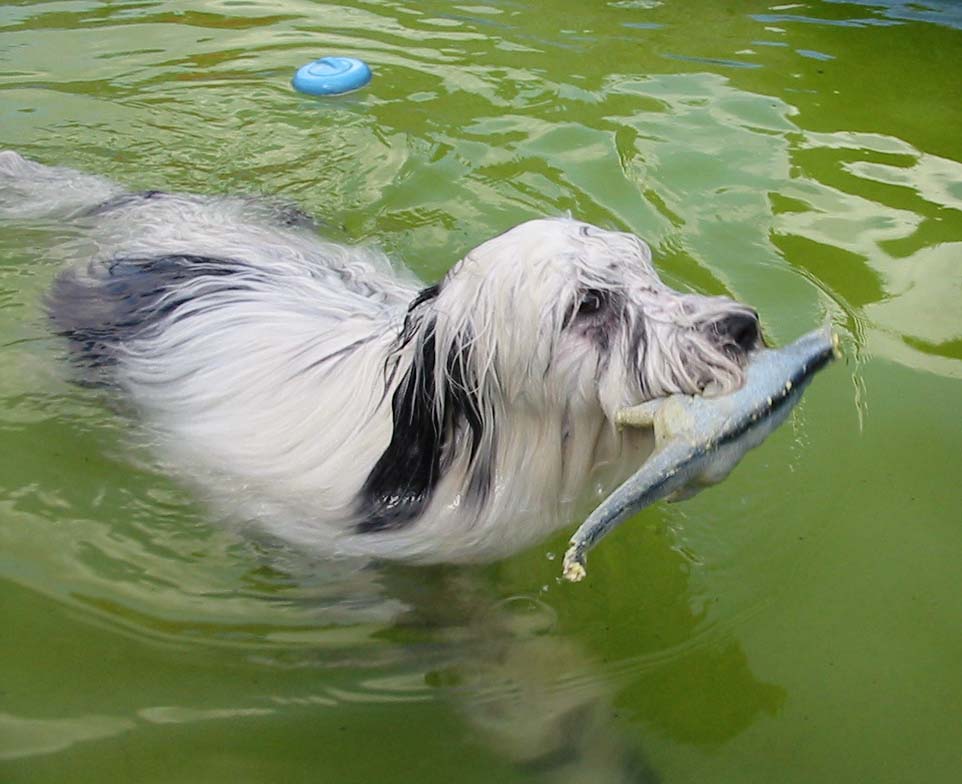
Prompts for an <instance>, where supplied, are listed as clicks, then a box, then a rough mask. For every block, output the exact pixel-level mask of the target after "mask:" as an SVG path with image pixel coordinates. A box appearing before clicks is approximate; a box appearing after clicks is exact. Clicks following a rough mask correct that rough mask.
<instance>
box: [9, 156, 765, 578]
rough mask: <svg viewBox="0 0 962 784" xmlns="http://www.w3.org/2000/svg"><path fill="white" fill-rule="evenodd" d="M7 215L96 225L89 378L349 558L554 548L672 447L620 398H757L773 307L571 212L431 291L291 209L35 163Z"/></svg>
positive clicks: (279, 526)
mask: <svg viewBox="0 0 962 784" xmlns="http://www.w3.org/2000/svg"><path fill="white" fill-rule="evenodd" d="M3 213H6V214H7V216H8V217H11V216H12V217H16V218H17V219H20V220H27V219H30V218H32V217H37V216H42V217H48V218H49V217H57V218H58V219H69V220H71V221H72V222H74V223H75V224H76V225H77V226H79V227H82V228H85V229H87V230H88V231H89V233H90V236H91V237H92V242H91V244H90V245H89V249H90V252H91V256H89V257H85V256H84V252H83V251H82V250H77V249H80V248H82V245H81V244H79V243H77V242H76V241H74V242H73V244H72V245H71V248H72V249H74V250H75V251H76V253H77V256H78V257H77V258H76V262H75V263H74V264H73V265H71V266H68V268H66V269H65V270H64V271H63V272H62V273H61V274H60V276H59V277H58V278H57V280H56V281H55V283H54V285H53V287H52V288H51V290H50V293H49V296H48V308H49V313H50V318H51V321H52V323H53V325H54V328H55V329H56V331H57V332H59V333H60V334H62V335H64V336H65V337H66V338H67V340H68V345H69V346H70V350H71V354H72V356H73V357H74V359H75V360H76V361H77V363H78V364H79V365H80V367H81V369H82V373H83V378H84V380H86V381H88V382H90V383H95V384H100V385H109V386H110V387H112V388H114V389H118V390H120V391H121V392H122V393H123V394H124V395H125V396H127V397H128V398H129V399H130V400H131V401H132V402H133V403H134V405H135V407H136V410H137V411H138V412H139V413H140V414H141V415H142V417H143V420H144V423H145V425H146V427H147V428H148V432H149V434H150V436H151V440H152V442H153V443H154V444H155V445H156V447H157V449H158V452H159V454H160V455H161V456H162V457H163V458H164V459H165V460H166V461H167V463H168V464H169V465H170V466H171V467H172V468H173V469H174V470H176V471H178V472H179V473H180V474H181V476H183V477H184V478H185V479H186V480H187V481H190V482H192V483H193V484H194V485H195V486H197V487H198V488H199V489H200V490H201V491H202V492H203V493H204V494H205V495H206V496H207V497H208V498H209V499H210V500H212V501H214V502H215V503H217V504H218V505H219V506H221V507H226V508H227V509H228V510H229V511H230V512H231V515H232V517H233V519H239V520H243V521H248V522H252V523H254V524H256V525H257V526H259V527H260V528H261V529H264V530H267V531H268V532H270V533H272V534H274V535H276V536H278V537H281V538H283V539H285V540H288V541H290V542H293V543H295V544H297V545H299V546H302V547H305V548H311V549H313V550H315V551H319V552H322V553H325V554H331V555H360V556H374V557H384V558H397V559H406V560H411V561H418V562H432V561H477V560H484V559H490V558H496V557H500V556H503V555H507V554H509V553H511V552H514V551H516V550H518V549H520V548H523V547H525V546H527V545H530V544H532V543H534V542H536V541H538V540H539V539H542V538H543V537H545V536H547V535H548V534H549V533H551V532H552V531H554V530H556V529H557V528H558V527H560V526H563V525H565V524H568V523H570V522H572V520H573V519H574V517H575V516H576V515H578V514H579V513H582V512H583V511H584V510H585V508H586V507H584V506H581V507H579V505H578V504H579V500H580V501H581V502H582V503H583V504H588V505H590V504H592V503H594V502H596V501H597V499H598V494H599V493H600V492H605V491H606V490H607V489H610V488H611V487H612V486H613V485H614V483H616V482H618V481H620V480H621V479H622V478H624V477H625V476H626V475H627V474H629V473H631V472H632V471H633V470H634V469H635V468H636V467H637V466H638V465H639V464H640V463H641V462H642V461H643V460H644V459H645V458H646V456H647V455H648V454H649V453H650V451H651V449H652V447H653V439H652V435H651V433H650V432H649V431H630V432H621V431H619V430H618V429H617V428H616V427H615V425H614V421H615V414H616V412H617V411H618V410H619V409H621V408H623V407H625V406H630V405H635V404H638V403H640V402H642V401H644V400H648V399H651V398H655V397H660V396H664V395H669V394H673V393H677V392H683V393H687V394H706V395H714V394H722V393H724V392H726V391H729V390H732V389H734V388H737V387H738V386H739V385H740V384H741V383H742V381H743V368H744V366H745V364H746V361H747V358H748V356H749V355H750V353H751V352H752V351H753V350H755V349H756V348H757V347H759V346H760V345H761V344H762V337H761V333H760V330H759V325H758V318H757V315H756V313H755V311H754V310H752V309H751V308H749V307H747V306H744V305H741V304H738V303H737V302H734V301H732V300H730V299H728V298H726V297H705V296H700V295H697V294H685V293H680V292H677V291H674V290H673V289H671V288H669V287H668V286H666V285H665V284H664V283H663V282H662V281H661V280H660V279H659V277H658V275H657V273H656V271H655V269H654V267H653V266H652V263H651V254H650V251H649V249H648V247H647V245H645V243H643V242H642V241H641V240H639V239H638V238H637V237H634V236H632V235H630V234H624V233H620V232H614V231H605V230H602V229H599V228H596V227H593V226H589V225H587V224H584V223H580V222H578V221H575V220H571V219H568V218H558V219H541V220H532V221H529V222H527V223H523V224H521V225H520V226H517V227H515V228H513V229H511V230H509V231H507V232H505V233H503V234H501V235H499V236H497V237H494V238H493V239H490V240H488V241H487V242H484V243H483V244H481V245H479V246H478V247H477V248H475V249H474V250H472V251H470V252H469V253H468V254H467V255H466V256H465V257H464V258H463V259H462V260H461V261H459V262H458V263H457V264H455V265H454V267H453V268H452V269H451V270H450V271H449V272H448V273H447V274H446V275H445V276H444V277H443V279H441V280H440V281H439V282H438V283H436V284H434V285H432V286H427V287H425V286H423V284H420V283H419V282H418V281H416V280H415V279H414V277H413V276H412V275H411V274H410V273H408V272H406V271H404V270H403V269H399V268H395V267H393V266H392V265H391V263H390V262H389V261H388V260H387V259H386V258H385V257H384V256H383V255H382V254H380V253H378V252H377V251H375V250H372V249H370V248H365V247H348V246H344V245H339V244H335V243H332V242H328V241H325V240H322V239H320V238H319V237H318V236H317V234H316V233H315V231H314V229H313V227H312V225H311V222H310V219H309V218H307V216H304V215H303V214H302V213H300V212H299V211H297V210H296V209H292V208H290V207H287V206H284V205H275V204H271V203H266V202H263V201H257V200H251V199H228V198H222V199H215V198H203V197H195V196H178V195H171V194H164V193H158V192H153V191H151V192H144V193H139V194H138V193H129V192H125V191H123V190H122V189H120V188H118V187H117V186H115V185H113V184H112V183H109V182H107V181H105V180H102V179H100V178H97V177H92V176H90V175H84V174H80V173H78V172H74V171H71V170H69V169H59V168H51V167H46V166H41V165H39V164H36V163H33V162H31V161H28V160H26V159H24V158H22V157H20V156H18V155H16V154H15V153H0V215H2V214H3Z"/></svg>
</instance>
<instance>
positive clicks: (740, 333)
mask: <svg viewBox="0 0 962 784" xmlns="http://www.w3.org/2000/svg"><path fill="white" fill-rule="evenodd" d="M761 345H762V337H761V331H760V328H759V324H758V317H757V314H756V313H755V311H754V310H753V309H752V308H750V307H747V306H745V305H741V304H739V303H737V302H735V301H733V300H731V299H728V298H727V297H706V296H701V295H697V294H684V293H681V292H678V291H675V290H673V289H671V288H669V287H668V286H666V285H665V284H664V283H662V281H661V279H660V278H659V277H658V274H657V272H656V271H655V269H654V267H653V265H652V263H651V252H650V250H649V249H648V246H647V245H646V244H645V243H644V242H642V241H641V240H640V239H638V238H637V237H635V236H633V235H631V234H625V233H621V232H614V231H605V230H603V229H599V228H596V227H594V226H591V225H588V224H585V223H580V222H578V221H574V220H570V219H548V220H533V221H529V222H527V223H524V224H521V225H520V226H517V227H515V228H513V229H511V230H510V231H507V232H505V233H504V234H501V235H499V236H497V237H494V238H493V239H491V240H488V241H487V242H485V243H483V244H482V245H479V246H478V247H477V248H475V249H474V250H472V251H471V252H470V253H468V255H467V256H465V257H464V259H462V260H461V261H460V262H459V263H458V264H456V265H455V266H454V267H453V268H452V269H451V270H450V272H448V274H447V275H445V277H444V278H443V279H442V280H441V281H440V282H439V283H438V284H436V285H434V286H431V287H429V288H427V289H425V290H423V291H422V292H421V293H420V294H419V296H418V297H417V298H416V299H415V300H414V301H413V302H412V303H411V305H410V308H409V310H408V314H407V318H406V321H405V323H404V327H403V330H402V332H401V336H400V341H399V344H398V351H397V352H396V354H395V355H394V357H393V363H394V364H393V365H392V369H393V371H394V374H395V376H396V380H397V385H396V387H395V390H394V392H393V398H392V407H393V411H392V413H393V422H394V431H393V434H392V440H391V444H390V446H389V447H388V449H387V450H386V451H385V452H384V454H383V455H382V457H381V459H380V461H379V462H378V464H377V465H376V466H375V468H374V470H373V471H372V472H371V474H370V476H369V477H368V481H367V483H366V485H365V489H364V494H363V496H364V498H366V499H368V500H369V501H371V502H372V503H370V504H366V508H365V509H364V510H363V513H364V515H365V520H366V521H365V522H364V523H362V525H361V528H362V530H372V531H376V530H385V529H391V528H395V527H398V526H399V525H400V524H402V523H403V522H405V521H407V520H408V519H410V518H411V517H412V516H416V514H418V513H419V511H420V510H421V509H422V508H423V505H424V503H425V502H426V499H427V498H428V497H429V496H430V493H431V490H432V489H433V487H434V485H435V483H436V482H437V481H438V479H439V477H440V475H441V474H442V473H443V472H444V471H445V468H446V467H447V466H450V465H451V464H453V463H454V462H455V461H456V460H462V461H464V462H463V464H462V465H461V467H460V470H462V471H464V473H465V477H466V479H467V485H466V487H465V493H466V496H467V498H471V497H472V496H473V497H475V498H477V497H483V496H484V494H485V493H486V492H487V490H488V487H489V485H490V482H491V477H492V471H493V470H494V469H495V467H494V466H493V465H492V464H493V463H494V462H495V461H496V459H497V458H496V457H495V453H496V444H497V439H498V430H499V428H501V427H504V426H513V427H514V428H516V429H522V428H523V427H524V425H523V422H524V417H525V416H529V417H536V418H539V419H542V420H549V419H550V420H556V421H558V422H564V423H566V426H567V424H570V423H572V422H574V421H576V420H578V419H579V418H588V419H595V420H600V419H602V418H607V419H608V420H611V421H614V416H615V413H616V412H617V411H618V410H619V409H620V408H622V407H625V406H629V405H634V404H637V403H640V402H643V401H645V400H650V399H653V398H657V397H662V396H665V395H670V394H673V393H679V392H681V393H686V394H719V393H724V392H727V391H731V390H733V389H736V388H737V387H738V386H740V385H741V383H742V382H743V379H744V367H745V364H746V362H747V358H748V355H749V354H750V352H751V351H753V350H754V349H756V348H758V347H760V346H761ZM509 421H511V422H512V423H513V424H512V425H509V424H508V423H509ZM462 447H463V448H462ZM546 457H547V456H546ZM508 468H509V470H510V467H508Z"/></svg>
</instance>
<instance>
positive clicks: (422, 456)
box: [357, 286, 492, 533]
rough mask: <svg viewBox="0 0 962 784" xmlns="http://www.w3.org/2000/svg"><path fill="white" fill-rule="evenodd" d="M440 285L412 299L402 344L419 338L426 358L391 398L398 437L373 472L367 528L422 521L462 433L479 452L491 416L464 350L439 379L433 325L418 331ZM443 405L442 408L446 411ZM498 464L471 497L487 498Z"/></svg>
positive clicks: (485, 468) (479, 470) (362, 511)
mask: <svg viewBox="0 0 962 784" xmlns="http://www.w3.org/2000/svg"><path fill="white" fill-rule="evenodd" d="M437 294H438V287H437V286H432V287H430V288H428V289H425V290H424V291H422V292H421V293H420V294H419V295H418V297H417V298H416V299H415V300H414V301H413V302H412V303H411V306H410V308H409V311H408V317H407V319H406V320H405V325H404V328H403V329H402V332H401V335H400V344H399V345H400V347H401V348H403V347H405V346H406V345H408V344H409V343H410V342H411V341H412V340H415V339H416V340H417V343H416V345H415V346H414V351H415V354H416V355H417V356H418V357H419V358H420V359H419V361H418V362H415V361H413V360H412V361H411V364H410V366H409V367H408V369H407V370H406V372H405V374H404V376H403V377H402V378H401V380H400V382H399V384H398V387H397V389H396V390H395V392H394V397H393V398H392V401H391V413H392V416H393V422H394V428H393V431H392V433H391V441H390V443H389V444H388V447H387V449H385V450H384V452H383V454H382V455H381V457H380V458H379V459H378V461H377V463H376V464H375V465H374V468H373V469H372V470H371V473H370V474H369V475H368V477H367V480H366V481H365V482H364V486H363V487H362V488H361V493H360V497H359V516H360V518H361V522H360V523H358V526H357V530H358V532H359V533H376V532H383V531H395V530H398V529H400V528H403V527H405V526H407V525H409V524H410V523H412V522H414V521H415V520H416V519H417V517H418V516H419V515H420V514H421V513H422V512H423V511H424V509H425V508H426V507H427V505H428V503H429V502H430V500H431V496H432V494H433V491H434V489H435V487H436V486H437V483H438V481H439V480H440V478H441V476H442V474H443V472H444V470H445V468H446V467H447V466H448V465H449V464H450V461H451V460H452V459H453V457H454V454H455V444H454V442H455V440H456V439H457V438H458V436H459V435H464V436H466V437H467V438H468V439H469V450H470V457H471V459H472V460H473V459H474V458H475V457H476V455H477V450H478V446H479V445H480V443H481V438H482V435H483V420H482V416H481V410H480V408H479V405H478V399H477V380H476V379H475V378H474V377H473V373H472V372H471V369H470V364H469V362H468V360H467V357H466V355H465V353H464V351H455V352H453V355H452V356H451V357H450V358H449V360H448V364H447V372H446V373H445V374H444V378H445V383H444V384H443V387H442V388H441V389H438V388H437V383H436V373H435V369H436V363H437V350H436V343H435V336H434V330H433V328H432V327H431V326H430V325H429V326H428V327H426V328H425V329H423V330H420V334H419V335H418V336H417V337H416V338H415V334H416V333H417V332H418V329H417V328H418V327H419V322H418V319H421V318H425V316H423V315H421V314H418V313H417V309H418V308H419V307H420V306H421V305H422V304H423V303H425V302H427V301H429V300H431V299H434V298H435V297H436V296H437ZM439 410H440V415H439V414H438V412H439ZM491 473H492V466H490V465H479V466H477V467H476V470H475V472H474V476H473V477H472V481H471V483H470V486H469V487H468V488H467V498H466V499H465V500H466V501H473V502H478V501H483V498H484V496H485V495H486V494H487V492H488V489H489V487H490V482H491Z"/></svg>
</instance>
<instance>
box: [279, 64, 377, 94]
mask: <svg viewBox="0 0 962 784" xmlns="http://www.w3.org/2000/svg"><path fill="white" fill-rule="evenodd" d="M369 81H371V69H370V68H368V65H367V63H365V62H364V61H363V60H358V59H356V58H354V57H322V58H321V59H320V60H315V61H314V62H313V63H308V64H307V65H302V66H301V67H300V68H298V69H297V73H296V74H294V78H293V80H291V84H293V85H294V89H295V90H299V91H300V92H302V93H307V94H308V95H338V94H339V93H349V92H350V91H351V90H357V89H359V88H361V87H363V86H364V85H366V84H367V83H368V82H369Z"/></svg>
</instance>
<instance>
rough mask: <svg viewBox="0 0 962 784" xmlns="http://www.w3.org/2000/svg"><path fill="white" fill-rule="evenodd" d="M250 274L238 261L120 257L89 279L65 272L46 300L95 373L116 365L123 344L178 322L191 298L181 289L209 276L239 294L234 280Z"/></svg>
mask: <svg viewBox="0 0 962 784" xmlns="http://www.w3.org/2000/svg"><path fill="white" fill-rule="evenodd" d="M248 269H249V267H248V266H247V265H245V264H244V263H243V262H241V261H237V260H234V259H217V258H209V257H206V256H193V255H188V254H178V255H168V256H155V257H123V258H116V259H113V260H111V261H110V262H108V263H106V264H105V265H103V266H100V267H93V268H91V270H90V271H89V272H88V273H87V274H81V273H78V272H77V271H76V270H66V271H64V272H62V273H61V274H60V275H59V276H58V277H57V279H56V280H55V281H54V284H53V286H52V287H51V289H50V292H49V293H48V295H47V299H46V306H47V312H48V314H49V316H50V320H51V321H52V322H53V325H54V328H55V330H56V332H57V333H58V334H60V335H62V336H64V337H66V338H68V339H69V341H70V346H71V349H72V351H73V353H74V358H75V359H76V360H77V361H78V362H79V363H80V365H81V366H82V367H85V368H89V369H93V370H96V369H100V368H105V367H108V366H110V365H112V364H113V363H114V361H115V360H116V356H117V349H118V348H119V347H120V346H121V345H122V344H123V343H125V342H127V341H129V340H132V339H134V338H136V337H137V336H139V335H141V334H143V332H144V331H145V330H148V329H150V328H152V327H156V326H158V325H160V324H161V323H162V322H164V321H165V320H168V319H176V318H177V317H178V314H177V309H178V308H179V307H180V306H181V305H183V304H184V302H186V301H187V296H188V295H186V294H181V295H180V296H178V287H179V285H180V284H182V283H184V282H186V281H189V280H194V279H197V278H201V277H207V278H212V279H215V280H216V281H217V283H218V288H219V289H220V290H222V291H223V290H230V289H239V288H242V286H241V285H239V284H237V283H236V282H235V281H234V280H232V277H233V276H235V275H237V274H238V273H240V272H242V271H244V270H248Z"/></svg>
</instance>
